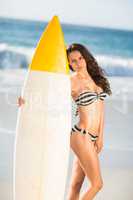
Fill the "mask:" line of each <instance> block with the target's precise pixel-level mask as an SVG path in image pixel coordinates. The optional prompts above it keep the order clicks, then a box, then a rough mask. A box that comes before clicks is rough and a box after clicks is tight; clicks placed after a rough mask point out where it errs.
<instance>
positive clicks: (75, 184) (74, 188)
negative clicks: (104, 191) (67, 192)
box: [70, 182, 82, 193]
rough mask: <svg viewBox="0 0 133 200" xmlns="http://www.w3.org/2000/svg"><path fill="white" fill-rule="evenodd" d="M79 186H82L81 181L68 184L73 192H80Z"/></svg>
mask: <svg viewBox="0 0 133 200" xmlns="http://www.w3.org/2000/svg"><path fill="white" fill-rule="evenodd" d="M81 186H82V182H76V183H72V184H71V185H70V187H71V189H72V190H73V191H74V192H77V193H78V192H80V189H81Z"/></svg>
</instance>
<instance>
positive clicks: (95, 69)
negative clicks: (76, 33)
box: [67, 43, 112, 95]
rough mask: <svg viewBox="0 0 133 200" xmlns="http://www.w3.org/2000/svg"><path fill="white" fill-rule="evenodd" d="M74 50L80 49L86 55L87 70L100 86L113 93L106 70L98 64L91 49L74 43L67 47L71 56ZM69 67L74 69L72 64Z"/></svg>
mask: <svg viewBox="0 0 133 200" xmlns="http://www.w3.org/2000/svg"><path fill="white" fill-rule="evenodd" d="M73 51H79V52H80V53H81V55H82V56H83V57H84V59H85V61H86V64H87V71H88V73H89V74H90V76H91V78H92V79H93V80H94V82H95V83H96V85H98V86H100V87H101V88H102V89H103V91H104V92H106V93H107V94H109V95H111V94H112V91H111V88H110V84H109V82H108V79H107V78H106V77H105V71H104V69H102V68H101V67H100V66H99V65H98V63H97V61H96V59H95V58H94V57H93V56H92V54H91V53H90V52H89V50H88V49H87V48H86V47H85V46H83V45H81V44H78V43H73V44H71V45H70V46H69V47H68V48H67V56H69V54H70V53H71V52H73ZM69 67H70V69H71V70H72V71H74V70H73V68H72V66H71V65H70V64H69Z"/></svg>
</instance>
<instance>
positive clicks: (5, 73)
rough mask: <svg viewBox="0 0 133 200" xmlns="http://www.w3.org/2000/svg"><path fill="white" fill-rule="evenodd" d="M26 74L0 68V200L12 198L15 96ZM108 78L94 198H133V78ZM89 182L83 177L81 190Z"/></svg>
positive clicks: (108, 199) (69, 172) (104, 199)
mask: <svg viewBox="0 0 133 200" xmlns="http://www.w3.org/2000/svg"><path fill="white" fill-rule="evenodd" d="M25 75H26V71H25V70H1V71H0V158H1V162H0V200H12V171H13V169H12V167H13V162H12V161H13V145H14V138H15V128H16V120H17V110H18V108H17V105H16V99H17V97H18V96H19V95H20V91H21V87H22V83H23V80H24V78H25ZM110 81H111V86H112V88H113V92H114V95H113V97H111V98H110V99H108V100H107V101H106V113H105V131H104V147H103V150H102V152H101V153H100V154H99V159H100V165H101V172H102V176H103V182H104V185H103V188H102V190H101V191H100V192H99V193H98V194H97V196H96V197H95V199H96V200H132V199H133V189H132V180H133V159H132V155H133V143H132V141H133V134H132V122H133V107H132V102H133V99H132V98H133V95H131V94H132V88H133V78H128V77H125V78H122V77H111V78H110ZM125 83H126V84H125ZM127 97H128V98H127ZM73 121H74V120H73ZM73 156H74V154H73V152H72V150H70V160H69V168H68V176H67V182H66V192H65V198H64V200H67V199H66V196H67V192H68V188H69V181H70V178H71V170H72V163H73ZM88 184H89V182H88V180H87V178H85V181H84V184H83V186H82V189H81V192H83V191H84V190H86V189H87V186H88ZM89 185H90V184H89Z"/></svg>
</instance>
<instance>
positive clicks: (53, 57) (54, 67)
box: [30, 15, 69, 74]
mask: <svg viewBox="0 0 133 200" xmlns="http://www.w3.org/2000/svg"><path fill="white" fill-rule="evenodd" d="M30 69H31V70H39V71H49V72H55V73H65V74H69V65H68V59H67V54H66V45H65V42H64V34H63V31H62V28H61V25H60V21H59V17H58V16H57V15H54V16H53V18H52V20H51V21H50V22H49V23H48V25H47V27H46V28H45V30H44V32H43V34H42V36H41V38H40V40H39V42H38V44H37V47H36V50H35V53H34V55H33V59H32V62H31V65H30Z"/></svg>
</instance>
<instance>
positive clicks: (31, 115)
mask: <svg viewBox="0 0 133 200" xmlns="http://www.w3.org/2000/svg"><path fill="white" fill-rule="evenodd" d="M56 32H57V35H56V34H55V33H56ZM48 35H49V36H48ZM52 35H55V37H54V38H53V37H52ZM52 38H53V41H52ZM45 41H46V42H45ZM50 42H51V44H50ZM49 44H50V46H49ZM63 45H64V44H63V39H62V35H61V29H60V26H59V21H58V18H57V17H54V18H53V21H52V22H51V23H50V25H49V26H48V28H47V31H46V33H44V35H43V36H42V38H41V40H40V43H39V45H38V47H37V49H36V52H35V55H34V57H33V60H32V64H31V67H30V68H29V69H28V72H27V77H26V79H25V82H24V86H23V88H22V93H21V96H22V97H23V98H24V100H25V104H23V105H22V106H21V107H19V110H18V118H17V125H16V135H15V143H14V157H13V159H14V160H13V200H63V199H64V192H65V185H66V179H67V170H68V164H69V150H70V131H71V89H70V88H71V85H70V75H69V73H68V68H65V67H66V66H67V67H68V65H67V64H66V63H67V61H66V54H65V50H63V48H64V46H63ZM56 48H57V49H56ZM44 50H45V52H44ZM44 57H45V59H44V60H43V58H44ZM46 59H48V60H46ZM50 59H51V60H50ZM52 59H53V60H52ZM47 61H48V62H47ZM47 63H48V66H47V65H46V64H47ZM65 65H66V66H65ZM66 69H67V70H66Z"/></svg>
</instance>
